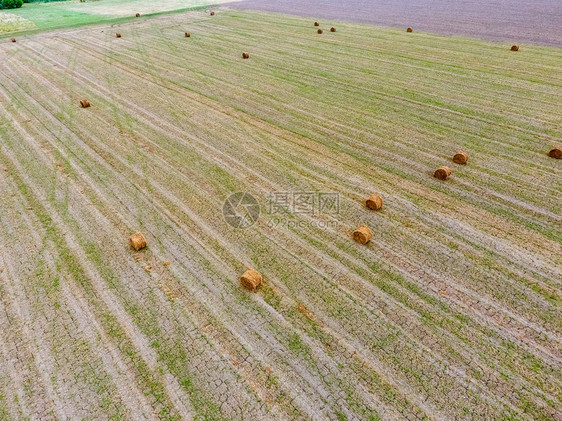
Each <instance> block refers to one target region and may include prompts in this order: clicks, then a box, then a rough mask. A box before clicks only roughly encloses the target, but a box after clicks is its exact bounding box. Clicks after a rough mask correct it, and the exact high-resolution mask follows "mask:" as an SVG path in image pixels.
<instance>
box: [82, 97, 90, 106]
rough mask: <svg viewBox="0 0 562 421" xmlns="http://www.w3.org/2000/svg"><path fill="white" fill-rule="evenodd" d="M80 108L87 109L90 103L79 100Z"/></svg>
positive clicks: (85, 100)
mask: <svg viewBox="0 0 562 421" xmlns="http://www.w3.org/2000/svg"><path fill="white" fill-rule="evenodd" d="M80 106H81V107H82V108H88V107H89V106H90V101H88V100H87V99H81V100H80Z"/></svg>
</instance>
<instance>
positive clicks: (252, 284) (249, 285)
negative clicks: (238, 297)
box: [240, 269, 262, 291]
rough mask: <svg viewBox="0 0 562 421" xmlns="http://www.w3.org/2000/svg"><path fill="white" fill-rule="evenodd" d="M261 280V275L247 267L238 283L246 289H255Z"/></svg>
mask: <svg viewBox="0 0 562 421" xmlns="http://www.w3.org/2000/svg"><path fill="white" fill-rule="evenodd" d="M261 282H262V277H261V275H260V274H259V272H258V271H256V270H254V269H248V270H247V271H246V272H244V274H243V275H242V276H241V277H240V283H241V284H242V286H243V287H244V288H246V289H249V290H250V291H255V290H256V288H257V287H259V286H260V284H261Z"/></svg>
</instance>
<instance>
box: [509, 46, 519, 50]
mask: <svg viewBox="0 0 562 421" xmlns="http://www.w3.org/2000/svg"><path fill="white" fill-rule="evenodd" d="M511 51H519V46H518V45H512V46H511Z"/></svg>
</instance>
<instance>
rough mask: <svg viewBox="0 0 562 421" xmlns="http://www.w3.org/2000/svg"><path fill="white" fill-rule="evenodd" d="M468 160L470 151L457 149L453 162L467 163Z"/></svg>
mask: <svg viewBox="0 0 562 421" xmlns="http://www.w3.org/2000/svg"><path fill="white" fill-rule="evenodd" d="M467 161H468V153H466V152H465V151H457V153H456V154H455V156H453V162H454V163H455V164H461V165H463V164H466V162H467Z"/></svg>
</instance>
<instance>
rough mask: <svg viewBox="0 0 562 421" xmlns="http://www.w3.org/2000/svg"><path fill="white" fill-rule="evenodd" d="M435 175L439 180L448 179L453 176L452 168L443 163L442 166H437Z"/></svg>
mask: <svg viewBox="0 0 562 421" xmlns="http://www.w3.org/2000/svg"><path fill="white" fill-rule="evenodd" d="M433 176H434V177H435V178H438V179H439V180H446V179H447V178H449V177H450V176H451V169H450V168H449V167H446V166H445V165H443V166H442V167H439V168H437V170H436V171H435V173H434V174H433Z"/></svg>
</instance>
